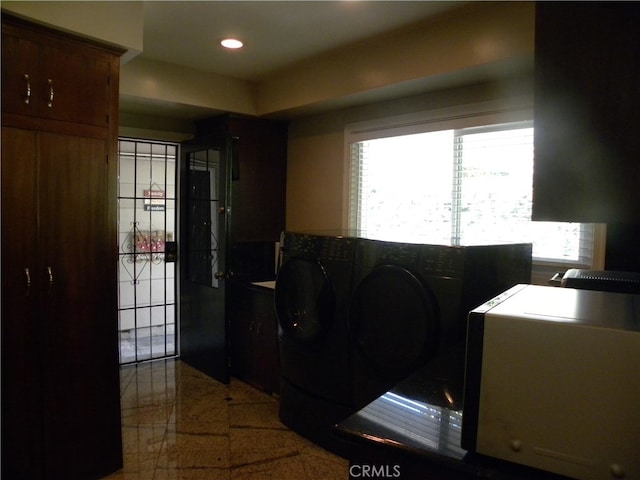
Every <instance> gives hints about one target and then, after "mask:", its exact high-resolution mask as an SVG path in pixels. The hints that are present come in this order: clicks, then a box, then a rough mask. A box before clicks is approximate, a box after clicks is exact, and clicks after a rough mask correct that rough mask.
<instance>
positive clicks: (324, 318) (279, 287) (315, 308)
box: [275, 258, 335, 344]
mask: <svg viewBox="0 0 640 480" xmlns="http://www.w3.org/2000/svg"><path fill="white" fill-rule="evenodd" d="M275 309H276V315H277V317H278V324H279V326H280V336H281V337H286V338H287V339H289V340H292V341H294V342H297V343H301V344H312V343H316V342H318V341H321V340H322V339H323V338H324V337H325V335H326V334H327V332H328V330H329V329H330V327H331V324H332V323H333V316H334V313H335V295H334V292H333V288H332V287H331V283H330V282H329V278H328V277H327V273H326V271H325V269H324V268H323V267H322V265H321V263H320V262H319V261H313V260H309V259H304V258H291V259H289V260H287V261H286V262H285V263H283V264H282V267H281V268H280V272H279V273H278V278H277V280H276V289H275Z"/></svg>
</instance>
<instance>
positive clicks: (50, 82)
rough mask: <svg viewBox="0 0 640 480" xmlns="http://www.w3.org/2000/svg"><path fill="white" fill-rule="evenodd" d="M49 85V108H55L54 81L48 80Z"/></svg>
mask: <svg viewBox="0 0 640 480" xmlns="http://www.w3.org/2000/svg"><path fill="white" fill-rule="evenodd" d="M47 85H49V101H48V102H47V107H49V108H51V107H53V80H51V79H50V78H48V79H47Z"/></svg>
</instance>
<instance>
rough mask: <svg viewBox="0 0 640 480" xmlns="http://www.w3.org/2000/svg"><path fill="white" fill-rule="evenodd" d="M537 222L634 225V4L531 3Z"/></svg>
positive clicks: (637, 163)
mask: <svg viewBox="0 0 640 480" xmlns="http://www.w3.org/2000/svg"><path fill="white" fill-rule="evenodd" d="M535 49H536V50H535V100H534V107H535V109H534V120H535V162H534V165H535V166H534V180H533V218H534V220H551V221H573V222H603V223H610V222H621V223H624V222H627V223H638V222H640V188H639V186H640V135H638V131H640V4H639V3H637V2H620V3H618V2H537V4H536V40H535Z"/></svg>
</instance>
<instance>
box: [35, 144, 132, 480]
mask: <svg viewBox="0 0 640 480" xmlns="http://www.w3.org/2000/svg"><path fill="white" fill-rule="evenodd" d="M39 137H40V142H39V147H40V148H39V152H40V153H39V176H40V179H41V180H40V188H39V193H40V202H39V203H40V208H39V224H40V235H39V237H40V247H39V250H40V252H41V266H40V270H41V272H42V275H43V277H44V283H45V285H44V287H43V292H44V295H43V302H42V306H43V315H42V317H43V329H42V331H43V333H44V342H43V352H44V358H45V359H46V361H45V362H43V371H44V380H45V383H44V385H45V387H44V388H45V394H46V402H45V410H44V415H45V426H46V429H45V449H46V451H47V457H46V469H47V470H48V471H51V472H65V474H66V475H67V476H68V478H91V477H92V476H98V475H104V474H106V473H109V472H111V471H114V470H116V469H117V468H118V466H119V462H120V452H121V442H120V418H119V417H120V399H119V391H118V390H117V389H114V388H113V386H114V385H117V384H118V382H119V379H118V352H117V338H116V336H117V317H116V310H115V305H116V302H117V299H116V295H115V285H116V280H115V268H116V265H117V261H116V258H115V257H114V255H113V251H114V250H113V248H112V247H113V245H112V242H113V240H112V237H111V236H110V235H109V232H110V229H109V225H108V222H109V214H108V211H109V208H110V205H109V198H110V197H109V195H108V188H109V184H108V182H106V181H105V179H106V178H107V177H108V163H107V142H105V141H104V140H101V139H95V138H82V137H75V136H68V135H60V134H52V133H41V134H39ZM114 161H115V159H114ZM96 372H101V373H100V377H96ZM87 425H91V428H89V429H88V428H87ZM92 431H96V432H100V434H99V435H94V434H93V433H92Z"/></svg>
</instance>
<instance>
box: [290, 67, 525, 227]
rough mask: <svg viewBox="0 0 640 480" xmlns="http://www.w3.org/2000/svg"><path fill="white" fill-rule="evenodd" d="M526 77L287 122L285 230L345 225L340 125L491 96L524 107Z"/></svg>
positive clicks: (345, 177) (345, 166)
mask: <svg viewBox="0 0 640 480" xmlns="http://www.w3.org/2000/svg"><path fill="white" fill-rule="evenodd" d="M532 80H533V74H532V72H521V73H520V74H518V75H514V76H513V77H510V78H507V79H500V80H493V81H487V82H484V83H479V84H475V85H470V86H465V87H459V88H454V89H449V90H442V91H439V92H433V93H428V94H424V95H417V96H411V97H406V98H401V99H397V100H392V101H387V102H378V103H374V104H370V105H365V106H360V107H353V108H349V109H343V110H338V111H334V112H330V113H325V114H321V115H315V116H310V117H306V118H300V119H296V120H293V121H292V122H291V124H290V127H289V151H288V159H287V218H286V228H287V229H288V230H334V229H341V228H346V227H347V221H348V172H349V167H348V160H349V159H348V158H347V156H348V152H347V151H346V150H347V145H346V144H345V128H346V127H347V126H348V125H349V124H352V123H358V122H365V121H375V120H376V119H383V118H386V117H394V116H399V115H406V114H413V113H418V112H428V111H430V110H436V109H442V108H446V107H452V106H460V105H469V104H473V103H479V102H486V101H496V100H500V101H504V102H507V103H517V104H518V105H524V106H529V107H530V106H531V105H532V104H533V83H532Z"/></svg>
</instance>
